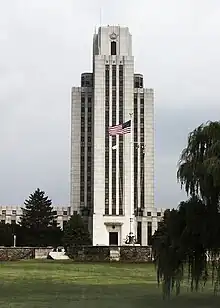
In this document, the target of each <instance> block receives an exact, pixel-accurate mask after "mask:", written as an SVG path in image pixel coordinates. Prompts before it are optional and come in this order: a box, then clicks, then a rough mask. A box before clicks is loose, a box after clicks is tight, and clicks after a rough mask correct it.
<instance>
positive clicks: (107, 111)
mask: <svg viewBox="0 0 220 308" xmlns="http://www.w3.org/2000/svg"><path fill="white" fill-rule="evenodd" d="M108 127H109V65H106V66H105V215H109V133H108Z"/></svg>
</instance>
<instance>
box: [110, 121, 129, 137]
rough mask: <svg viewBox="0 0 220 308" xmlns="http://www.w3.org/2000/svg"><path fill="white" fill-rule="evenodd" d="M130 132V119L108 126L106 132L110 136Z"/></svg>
mask: <svg viewBox="0 0 220 308" xmlns="http://www.w3.org/2000/svg"><path fill="white" fill-rule="evenodd" d="M130 132H131V120H129V121H127V122H125V123H122V124H118V125H115V126H110V127H109V128H108V133H109V135H110V136H116V135H125V134H129V133H130Z"/></svg>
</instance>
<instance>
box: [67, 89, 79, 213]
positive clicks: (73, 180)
mask: <svg viewBox="0 0 220 308" xmlns="http://www.w3.org/2000/svg"><path fill="white" fill-rule="evenodd" d="M80 147H81V88H80V87H74V88H72V103H71V165H70V205H71V208H72V211H79V210H80Z"/></svg>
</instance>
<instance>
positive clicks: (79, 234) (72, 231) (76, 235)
mask: <svg viewBox="0 0 220 308" xmlns="http://www.w3.org/2000/svg"><path fill="white" fill-rule="evenodd" d="M91 243H92V241H91V238H90V233H89V231H88V229H87V227H86V225H85V224H84V222H83V219H82V217H81V216H80V215H79V214H74V215H73V216H72V217H71V218H70V220H69V221H68V222H67V224H66V226H65V228H64V236H63V244H64V245H65V246H66V247H71V246H81V245H90V244H91Z"/></svg>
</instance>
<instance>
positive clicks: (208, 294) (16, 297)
mask: <svg viewBox="0 0 220 308" xmlns="http://www.w3.org/2000/svg"><path fill="white" fill-rule="evenodd" d="M0 281H1V286H0V307H3V308H4V307H7V308H8V307H11V308H14V307H16V308H24V307H25V308H27V307H28V308H32V307H39V308H44V307H46V308H49V307H53V308H67V307H74V308H78V307H79V308H82V307H83V308H87V307H88V308H99V307H100V308H119V307H120V308H125V307H126V308H131V307H134V308H143V307H145V308H160V307H178V308H183V307H186V308H191V307H192V308H198V307H206V308H210V307H220V297H215V296H213V293H212V289H211V286H210V288H208V290H207V289H206V290H205V291H204V292H201V293H197V294H191V293H186V290H183V293H182V294H181V295H180V296H178V297H175V296H174V297H173V298H172V299H171V300H169V301H165V302H164V301H163V300H162V297H161V290H160V289H159V288H158V287H157V283H156V279H155V269H154V267H153V266H152V265H149V264H142V265H132V264H75V263H70V262H65V263H61V262H55V261H41V262H37V261H20V262H3V263H0Z"/></svg>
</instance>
